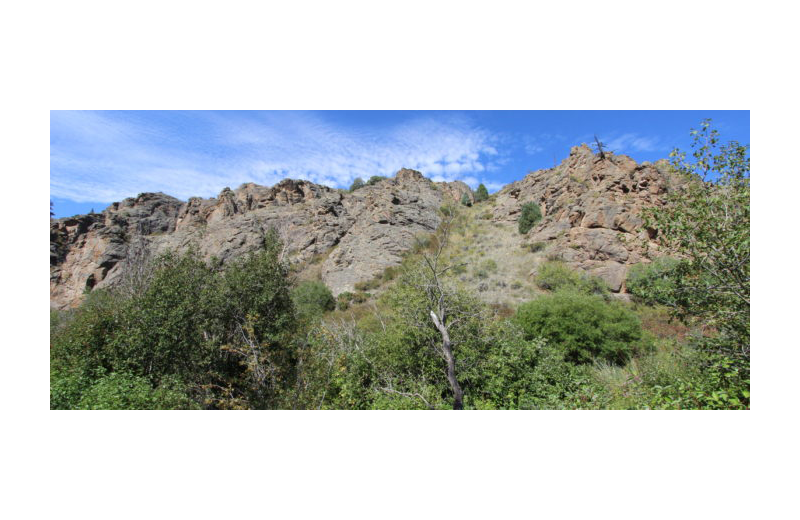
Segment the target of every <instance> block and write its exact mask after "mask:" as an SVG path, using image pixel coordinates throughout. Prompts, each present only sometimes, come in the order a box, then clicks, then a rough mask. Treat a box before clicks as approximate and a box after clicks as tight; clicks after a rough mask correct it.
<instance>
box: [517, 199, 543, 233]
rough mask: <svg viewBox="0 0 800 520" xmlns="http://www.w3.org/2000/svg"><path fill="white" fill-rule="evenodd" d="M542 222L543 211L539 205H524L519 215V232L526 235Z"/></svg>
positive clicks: (532, 203)
mask: <svg viewBox="0 0 800 520" xmlns="http://www.w3.org/2000/svg"><path fill="white" fill-rule="evenodd" d="M540 220H542V210H541V209H539V205H538V204H536V203H535V202H528V203H527V204H523V205H522V211H521V213H520V215H519V232H520V233H522V234H523V235H524V234H525V233H527V232H528V231H530V230H531V228H532V227H533V226H535V225H536V223H537V222H539V221H540Z"/></svg>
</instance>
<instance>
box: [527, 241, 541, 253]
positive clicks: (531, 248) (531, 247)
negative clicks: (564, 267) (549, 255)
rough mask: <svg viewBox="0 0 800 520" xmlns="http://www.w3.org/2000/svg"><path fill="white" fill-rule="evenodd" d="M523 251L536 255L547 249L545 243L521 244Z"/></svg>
mask: <svg viewBox="0 0 800 520" xmlns="http://www.w3.org/2000/svg"><path fill="white" fill-rule="evenodd" d="M521 247H522V248H523V249H527V250H528V251H530V252H531V253H538V252H539V251H543V250H544V249H545V248H546V247H547V242H533V243H532V244H522V246H521Z"/></svg>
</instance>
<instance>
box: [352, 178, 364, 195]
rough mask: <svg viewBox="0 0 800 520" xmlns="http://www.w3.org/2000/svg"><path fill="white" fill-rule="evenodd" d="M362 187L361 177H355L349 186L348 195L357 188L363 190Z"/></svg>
mask: <svg viewBox="0 0 800 520" xmlns="http://www.w3.org/2000/svg"><path fill="white" fill-rule="evenodd" d="M364 186H365V184H364V179H362V178H361V177H356V178H355V180H353V184H351V185H350V193H352V192H354V191H356V190H357V189H359V188H363V187H364Z"/></svg>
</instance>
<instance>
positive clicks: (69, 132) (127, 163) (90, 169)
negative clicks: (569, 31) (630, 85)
mask: <svg viewBox="0 0 800 520" xmlns="http://www.w3.org/2000/svg"><path fill="white" fill-rule="evenodd" d="M168 116H169V114H167V115H164V116H163V117H162V116H161V115H160V116H159V117H153V115H152V114H151V115H149V116H148V115H147V114H145V115H141V114H137V113H94V112H56V111H54V112H51V118H50V122H51V146H50V169H51V171H50V190H51V196H53V197H58V198H64V199H69V200H72V201H75V202H87V201H98V202H112V201H116V200H120V199H122V198H125V197H129V196H132V195H136V194H137V193H139V192H143V191H163V192H165V193H168V194H170V195H174V196H176V197H179V198H182V199H186V198H188V197H190V196H204V197H208V196H213V195H216V194H217V193H219V191H220V190H221V189H222V188H224V187H225V186H230V187H236V186H238V185H240V184H242V183H244V182H256V183H259V184H265V185H271V184H275V183H276V182H278V181H279V180H281V179H283V178H286V177H291V178H304V179H308V180H311V181H313V182H317V183H321V184H326V185H329V186H336V187H347V186H349V185H350V183H351V182H352V181H353V179H355V178H356V177H362V178H368V177H369V176H372V175H393V174H394V172H396V171H397V170H399V169H400V168H402V167H407V168H414V169H417V170H420V171H422V172H423V173H424V174H425V175H427V176H429V177H432V178H434V179H437V180H448V181H452V180H456V179H465V180H469V181H471V182H472V181H475V182H476V181H477V176H483V175H485V174H486V172H489V171H493V170H496V169H497V168H498V165H499V164H501V162H502V161H503V159H504V157H503V156H502V154H500V153H499V152H498V150H497V149H496V147H495V136H493V135H492V134H491V133H490V132H488V131H487V130H485V129H482V128H479V127H476V126H474V125H473V124H471V123H470V122H469V121H468V120H465V119H460V118H458V117H452V118H437V119H433V118H427V117H426V118H419V119H414V120H410V121H406V122H404V123H402V124H398V125H396V126H393V127H388V128H379V129H371V130H364V129H354V128H349V127H346V126H344V125H342V124H334V123H331V122H330V121H327V120H325V119H324V118H322V117H320V116H318V115H316V114H312V113H291V112H266V113H249V114H239V113H216V112H209V113H205V112H201V113H193V114H180V113H178V114H176V115H175V116H174V118H171V117H168ZM487 186H488V184H487Z"/></svg>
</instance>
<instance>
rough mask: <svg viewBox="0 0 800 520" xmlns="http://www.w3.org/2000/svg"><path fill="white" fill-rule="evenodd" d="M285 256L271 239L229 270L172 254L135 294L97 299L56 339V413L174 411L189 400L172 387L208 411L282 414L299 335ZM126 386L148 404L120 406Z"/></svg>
mask: <svg viewBox="0 0 800 520" xmlns="http://www.w3.org/2000/svg"><path fill="white" fill-rule="evenodd" d="M279 247H280V244H279V242H278V241H277V237H276V236H275V234H274V233H272V232H271V233H270V234H269V235H268V237H267V238H266V239H265V243H264V247H263V248H262V249H261V250H259V251H257V252H254V253H252V254H250V255H248V256H247V257H244V258H241V259H239V260H237V261H235V262H232V263H231V264H230V265H229V266H227V268H226V269H224V270H222V268H221V266H217V265H213V266H212V265H209V264H206V263H205V262H203V261H202V260H200V259H199V258H198V257H197V255H196V254H195V253H193V252H189V253H186V254H183V255H176V254H166V255H163V256H161V257H159V258H158V259H157V260H155V261H154V262H153V264H152V265H151V266H150V267H151V270H152V276H151V277H150V279H149V280H148V283H147V284H145V285H143V286H142V287H140V288H137V289H136V291H135V292H133V293H130V294H128V293H122V292H115V291H109V290H99V291H92V293H91V294H90V295H89V296H88V297H87V299H86V301H85V302H84V303H83V304H82V305H81V307H80V308H79V309H77V310H76V311H75V312H74V313H72V314H73V315H72V316H71V317H70V318H69V320H68V321H67V322H65V323H63V324H60V325H59V326H58V327H56V328H55V329H53V330H52V332H51V349H50V355H51V361H50V373H51V396H50V397H51V407H53V408H77V407H81V406H83V407H118V406H129V407H138V406H141V407H145V404H146V402H153V403H156V405H154V406H157V405H159V404H158V403H160V405H161V406H165V407H166V406H170V407H172V406H173V405H172V404H170V403H173V404H174V403H175V402H177V401H175V400H174V399H173V397H175V396H176V395H177V394H175V392H178V393H179V394H181V395H184V393H185V392H183V390H181V389H180V388H178V387H177V386H176V385H177V383H176V381H181V382H183V383H184V384H185V385H186V388H191V389H192V395H193V397H194V399H195V403H197V404H198V405H202V406H206V407H231V406H232V404H233V403H235V404H236V406H237V407H252V408H265V407H275V406H278V399H279V398H280V395H281V392H282V388H283V387H284V386H286V387H291V377H292V371H291V367H292V366H293V355H294V353H293V349H294V344H293V343H292V334H293V332H294V330H295V327H296V317H295V312H294V305H293V303H292V300H291V296H290V292H289V276H288V274H289V272H288V268H287V267H286V265H285V264H283V263H281V262H279V261H278V256H277V255H278V251H279ZM267 370H268V372H269V374H270V377H269V378H265V377H261V376H260V374H262V373H263V372H264V371H267ZM125 385H128V386H129V387H130V388H131V389H132V390H131V391H132V392H134V393H136V395H139V396H143V395H145V394H147V395H148V396H149V397H146V399H145V401H146V402H145V401H142V400H141V399H139V398H138V397H137V399H139V400H135V401H121V400H119V399H117V397H114V396H116V395H117V394H121V393H123V392H122V391H121V390H119V389H120V388H122V387H125ZM148 388H149V389H150V390H148ZM173 391H174V392H173ZM182 392H183V393H182ZM120 399H121V398H120ZM143 399H144V398H143ZM175 399H177V397H175ZM181 399H183V397H181ZM148 400H149V401H148ZM81 403H82V404H81ZM148 406H149V405H148ZM176 406H177V405H176ZM180 407H185V406H183V404H181V405H180Z"/></svg>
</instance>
